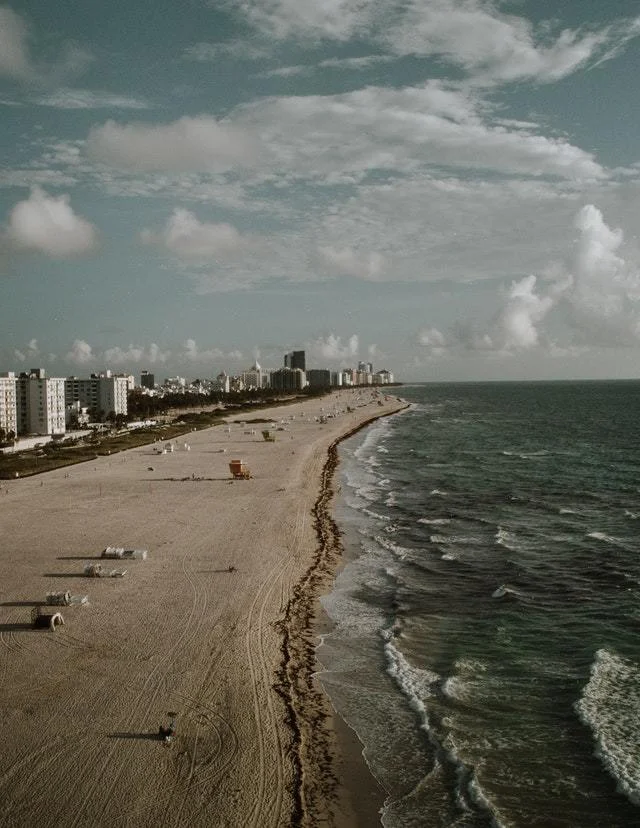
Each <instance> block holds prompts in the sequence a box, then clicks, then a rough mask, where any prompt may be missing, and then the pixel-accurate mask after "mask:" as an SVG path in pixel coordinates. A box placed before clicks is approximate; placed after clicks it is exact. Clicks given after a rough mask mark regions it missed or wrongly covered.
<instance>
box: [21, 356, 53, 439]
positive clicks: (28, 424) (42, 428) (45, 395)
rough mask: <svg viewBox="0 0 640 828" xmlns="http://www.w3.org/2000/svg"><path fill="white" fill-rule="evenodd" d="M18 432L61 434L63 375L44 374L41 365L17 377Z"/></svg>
mask: <svg viewBox="0 0 640 828" xmlns="http://www.w3.org/2000/svg"><path fill="white" fill-rule="evenodd" d="M16 409H17V426H18V427H17V432H18V434H64V433H65V418H64V412H65V408H64V379H63V378H62V377H47V376H45V371H44V368H35V369H32V370H31V371H30V372H29V373H21V374H20V375H19V376H18V378H17V379H16Z"/></svg>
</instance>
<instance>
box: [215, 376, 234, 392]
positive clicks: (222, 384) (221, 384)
mask: <svg viewBox="0 0 640 828" xmlns="http://www.w3.org/2000/svg"><path fill="white" fill-rule="evenodd" d="M230 388H231V381H230V379H229V377H228V376H227V374H225V372H224V371H222V372H221V373H219V374H218V376H217V377H216V378H215V379H214V380H213V382H212V383H211V390H212V391H219V392H220V393H222V394H228V393H229V389H230Z"/></svg>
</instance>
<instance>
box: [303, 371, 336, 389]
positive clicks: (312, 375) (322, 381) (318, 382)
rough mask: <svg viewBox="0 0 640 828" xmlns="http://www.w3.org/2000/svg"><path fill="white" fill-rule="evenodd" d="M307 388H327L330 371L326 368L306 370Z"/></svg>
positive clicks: (329, 382) (329, 384)
mask: <svg viewBox="0 0 640 828" xmlns="http://www.w3.org/2000/svg"><path fill="white" fill-rule="evenodd" d="M307 381H308V383H309V388H329V387H330V386H331V371H329V370H328V369H326V368H310V369H309V370H308V371H307Z"/></svg>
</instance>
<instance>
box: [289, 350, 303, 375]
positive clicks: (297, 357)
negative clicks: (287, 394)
mask: <svg viewBox="0 0 640 828" xmlns="http://www.w3.org/2000/svg"><path fill="white" fill-rule="evenodd" d="M284 367H285V368H299V369H300V370H301V371H306V370H307V366H306V361H305V357H304V351H290V352H289V353H288V354H285V355H284Z"/></svg>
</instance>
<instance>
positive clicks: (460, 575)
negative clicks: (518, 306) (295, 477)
mask: <svg viewBox="0 0 640 828" xmlns="http://www.w3.org/2000/svg"><path fill="white" fill-rule="evenodd" d="M394 391H395V389H394ZM399 392H400V394H401V396H402V397H403V398H404V399H406V400H407V401H408V402H409V403H410V404H411V407H410V408H409V409H408V410H406V411H405V412H403V413H401V414H398V415H394V416H392V417H389V418H386V419H383V420H380V421H378V422H377V423H375V424H373V425H372V426H370V427H369V428H368V429H366V430H365V431H363V432H360V433H359V434H357V435H355V436H354V437H352V438H350V439H349V440H347V441H345V442H344V443H342V444H341V448H340V467H339V470H338V472H337V476H336V479H335V481H334V483H335V485H336V487H338V488H339V496H338V502H337V504H336V509H335V516H336V520H337V522H338V525H339V527H340V530H341V531H342V532H343V533H344V537H343V540H344V545H345V555H344V567H343V568H342V569H341V571H340V573H339V575H338V577H337V579H336V582H335V585H334V588H333V591H332V592H331V593H330V594H328V595H325V596H324V597H323V598H322V603H323V606H324V608H325V610H326V612H327V614H328V616H329V618H330V619H331V621H332V622H333V629H332V630H331V631H330V632H328V633H327V634H326V635H324V636H323V639H322V642H321V644H320V646H319V647H318V657H319V660H320V663H321V665H322V670H321V673H320V679H321V683H322V685H323V687H324V689H325V690H326V692H327V693H328V694H329V696H330V698H331V701H332V704H333V706H334V707H335V709H336V710H337V711H338V712H339V713H340V715H341V716H342V717H343V718H344V719H345V721H346V722H347V723H348V724H349V725H350V727H351V728H353V730H354V731H355V732H356V733H357V735H358V737H359V739H360V741H361V742H362V744H363V746H364V755H365V758H366V761H367V764H368V765H369V767H370V769H371V772H372V774H373V775H374V776H375V778H376V779H377V780H378V781H379V783H380V785H381V786H382V788H383V789H384V791H385V792H386V802H385V806H384V809H383V811H382V813H381V824H383V825H384V826H386V828H400V826H402V828H405V827H406V826H412V828H413V826H419V828H429V827H430V826H456V827H457V826H465V828H466V827H467V826H469V828H472V827H473V828H475V827H476V826H505V827H506V826H514V827H515V826H545V828H548V827H549V826H579V827H580V828H587V827H588V826H607V828H616V826H625V828H627V827H628V826H636V825H640V600H639V599H640V538H639V534H638V530H639V529H640V382H635V381H628V382H626V381H616V382H550V383H477V384H476V383H464V384H463V383H461V384H425V385H414V386H404V387H402V388H401V389H399ZM346 781H347V784H348V780H346Z"/></svg>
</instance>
